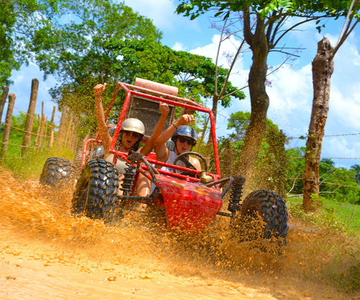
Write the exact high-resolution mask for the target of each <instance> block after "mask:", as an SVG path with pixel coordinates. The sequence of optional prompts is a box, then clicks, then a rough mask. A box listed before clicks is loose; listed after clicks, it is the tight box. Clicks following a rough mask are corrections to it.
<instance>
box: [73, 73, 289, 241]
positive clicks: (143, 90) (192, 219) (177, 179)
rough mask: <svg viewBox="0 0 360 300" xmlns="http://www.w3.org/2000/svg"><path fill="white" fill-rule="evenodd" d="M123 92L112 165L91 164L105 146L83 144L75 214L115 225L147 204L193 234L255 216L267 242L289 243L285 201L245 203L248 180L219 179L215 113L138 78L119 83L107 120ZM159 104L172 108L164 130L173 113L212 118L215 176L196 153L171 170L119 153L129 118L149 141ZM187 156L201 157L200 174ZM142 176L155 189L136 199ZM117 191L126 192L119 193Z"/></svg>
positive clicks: (250, 199) (265, 197)
mask: <svg viewBox="0 0 360 300" xmlns="http://www.w3.org/2000/svg"><path fill="white" fill-rule="evenodd" d="M119 88H122V89H123V90H124V91H125V92H126V96H125V100H124V104H123V106H122V110H121V113H120V117H119V119H118V122H117V124H116V130H115V133H114V138H113V141H112V144H111V146H110V153H112V154H114V161H113V163H110V162H107V161H105V160H104V159H101V158H96V159H91V160H89V159H88V156H89V153H91V148H92V144H99V143H101V141H100V140H99V139H97V138H95V139H89V140H87V141H86V142H85V143H84V147H83V153H82V165H81V169H82V172H81V175H80V178H79V179H78V181H77V184H76V188H75V192H74V197H73V199H72V211H73V213H76V214H77V213H83V214H85V215H86V216H88V217H90V218H95V219H104V220H106V221H111V220H112V219H113V218H114V217H115V218H116V217H119V216H120V217H121V215H122V214H123V212H124V211H125V210H126V209H129V208H131V207H132V206H131V203H145V204H146V205H147V209H156V210H157V211H160V212H162V214H163V216H164V219H165V222H166V226H167V227H168V228H169V229H174V228H176V229H178V230H180V231H181V232H184V233H189V234H193V233H201V232H203V231H204V230H205V229H206V228H207V226H209V225H210V223H211V222H213V220H214V219H215V218H216V217H217V216H223V217H228V218H230V220H231V222H230V224H231V226H232V228H236V224H239V223H241V222H247V221H248V220H249V218H248V217H250V218H251V217H254V216H255V215H257V216H260V217H261V219H262V221H263V223H264V229H263V233H262V236H263V237H264V238H270V237H276V238H282V239H285V238H286V236H287V234H288V225H287V221H288V213H287V208H286V205H285V202H284V200H283V199H282V198H281V197H280V196H279V195H278V194H276V193H274V192H272V191H268V190H256V191H253V192H252V193H250V194H249V195H247V197H246V198H245V199H243V200H242V192H243V185H244V182H245V180H244V178H243V177H241V176H230V177H226V178H221V173H220V162H219V154H218V149H217V141H216V132H215V122H214V116H213V113H212V111H211V110H209V109H208V108H206V107H204V106H202V105H200V104H198V103H196V102H194V101H192V100H189V99H186V98H180V97H178V96H177V91H176V90H174V88H173V87H169V86H166V85H162V84H158V83H154V82H151V81H147V80H143V79H137V81H136V83H135V85H130V84H126V83H123V82H119V83H118V84H117V86H116V88H115V91H114V94H113V96H112V99H111V101H110V104H109V107H108V109H107V112H106V117H107V116H108V115H109V111H110V110H111V108H112V106H113V103H114V99H115V98H116V95H117V93H118V89H119ZM159 101H161V102H165V103H167V104H168V105H169V107H170V113H169V115H168V119H167V121H166V125H165V126H164V127H165V128H167V126H169V125H170V124H172V122H173V119H174V114H175V111H176V112H179V110H182V112H184V111H193V112H198V113H203V114H207V115H208V116H209V119H210V122H211V134H212V143H213V169H214V171H212V172H211V171H210V170H209V168H208V162H207V160H206V159H205V158H204V157H203V156H202V155H200V154H199V153H197V152H187V153H183V154H181V155H179V156H178V158H177V161H179V160H180V161H183V162H185V164H182V165H177V161H175V163H174V165H169V164H167V163H164V162H160V161H157V160H156V155H155V153H150V154H149V155H148V156H143V155H142V154H140V153H137V152H130V153H124V152H120V151H117V150H116V149H115V143H116V139H117V137H118V135H119V134H120V127H121V124H122V122H123V121H124V120H125V119H126V118H128V117H135V118H138V119H140V120H142V121H143V123H144V124H145V128H146V134H145V137H144V141H143V142H146V137H147V136H149V135H150V134H151V132H152V130H153V128H154V126H155V124H156V121H157V120H158V117H159V115H157V114H159V113H160V112H159V110H158V106H159V104H158V103H159ZM180 113H181V112H180ZM189 155H196V156H197V157H198V158H199V160H200V162H201V164H202V168H203V170H202V171H198V170H196V169H195V168H193V167H192V166H191V165H189V164H187V160H188V156H189ZM117 159H122V160H124V161H126V162H127V169H126V172H125V174H124V176H123V179H122V182H121V183H119V175H118V172H117V169H116V167H115V164H116V160H117ZM184 165H185V166H184ZM162 166H165V167H169V168H171V169H173V170H174V172H169V171H165V170H162V169H161V167H162ZM140 173H141V174H143V175H145V176H146V177H147V178H148V179H149V180H151V182H152V183H153V185H154V186H155V187H156V188H155V189H154V191H153V192H152V193H151V194H150V195H149V196H148V197H140V196H136V195H134V187H135V185H136V182H137V179H138V176H139V174H140ZM119 190H121V191H122V192H121V193H119ZM120 194H121V195H120ZM226 195H227V198H228V199H229V200H228V202H227V201H226V203H227V207H223V206H225V205H223V204H224V200H223V199H224V197H225V196H226ZM245 220H247V221H245Z"/></svg>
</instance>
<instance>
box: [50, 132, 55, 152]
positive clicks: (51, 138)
mask: <svg viewBox="0 0 360 300" xmlns="http://www.w3.org/2000/svg"><path fill="white" fill-rule="evenodd" d="M53 145H54V130H51V131H50V142H49V149H51V148H52V147H53Z"/></svg>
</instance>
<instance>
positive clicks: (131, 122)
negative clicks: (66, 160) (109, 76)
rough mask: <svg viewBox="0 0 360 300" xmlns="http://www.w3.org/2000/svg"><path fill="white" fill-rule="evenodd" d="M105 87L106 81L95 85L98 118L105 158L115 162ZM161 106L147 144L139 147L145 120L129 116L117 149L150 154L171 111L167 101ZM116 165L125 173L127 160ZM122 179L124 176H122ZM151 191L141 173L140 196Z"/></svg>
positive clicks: (122, 128) (124, 124) (122, 127)
mask: <svg viewBox="0 0 360 300" xmlns="http://www.w3.org/2000/svg"><path fill="white" fill-rule="evenodd" d="M105 87H106V83H105V84H98V85H96V86H95V87H94V92H95V109H96V119H97V123H98V128H99V137H100V140H101V141H102V144H103V147H104V157H105V160H107V161H109V162H113V158H114V154H112V153H109V149H110V145H111V142H112V137H111V136H110V134H109V129H108V127H107V125H106V122H105V115H104V109H103V105H102V101H101V95H102V93H103V92H104V90H105ZM159 106H160V111H161V116H160V118H159V121H158V122H157V124H156V126H155V129H154V132H153V134H152V135H151V136H150V137H149V139H148V140H147V142H146V143H145V145H144V146H143V147H141V148H140V149H139V145H140V142H141V141H142V139H143V137H144V134H145V126H144V124H143V122H141V121H140V120H139V119H135V118H129V119H127V120H124V121H123V122H122V124H121V128H120V134H119V136H118V141H117V143H116V146H115V148H116V150H118V151H121V152H130V150H133V151H139V152H140V153H142V154H144V155H149V153H150V152H151V151H152V150H153V148H154V147H155V143H156V140H157V139H158V137H159V136H160V134H161V131H162V129H163V127H164V124H165V121H166V117H167V115H168V113H169V111H170V109H169V106H168V105H167V104H165V103H159ZM116 167H117V168H118V170H119V173H120V174H123V173H124V172H125V167H126V165H125V162H124V161H122V160H121V159H118V160H117V164H116ZM120 179H122V176H121V177H120ZM149 191H150V181H149V180H148V179H147V178H146V177H145V176H143V175H142V174H139V178H138V182H137V187H136V194H137V195H139V196H148V194H149Z"/></svg>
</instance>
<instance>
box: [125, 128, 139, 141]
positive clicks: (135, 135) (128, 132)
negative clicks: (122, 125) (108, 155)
mask: <svg viewBox="0 0 360 300" xmlns="http://www.w3.org/2000/svg"><path fill="white" fill-rule="evenodd" d="M123 133H125V135H132V136H133V137H134V138H136V139H139V138H141V134H140V133H137V132H133V131H126V130H124V131H123Z"/></svg>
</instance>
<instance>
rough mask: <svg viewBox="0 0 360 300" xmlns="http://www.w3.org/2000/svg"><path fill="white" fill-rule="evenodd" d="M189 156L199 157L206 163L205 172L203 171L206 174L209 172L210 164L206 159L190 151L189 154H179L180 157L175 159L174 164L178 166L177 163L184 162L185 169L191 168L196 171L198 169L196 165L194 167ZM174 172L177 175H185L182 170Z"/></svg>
mask: <svg viewBox="0 0 360 300" xmlns="http://www.w3.org/2000/svg"><path fill="white" fill-rule="evenodd" d="M189 155H193V156H197V157H198V158H200V160H201V161H202V162H203V163H204V170H203V171H205V172H207V171H208V168H209V166H208V163H207V161H206V159H205V157H204V156H202V155H201V154H200V153H197V152H193V151H188V152H184V153H181V154H179V155H178V157H177V158H175V160H174V163H173V164H174V165H176V163H177V162H178V161H179V160H180V161H182V162H183V163H184V164H185V167H186V168H189V169H192V170H196V168H195V167H194V165H193V164H192V163H191V162H190V161H189V159H188V156H189ZM174 172H175V173H177V174H180V173H182V174H184V172H183V171H180V170H178V169H174ZM185 173H186V172H185ZM190 175H194V174H193V173H191V174H190Z"/></svg>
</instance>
